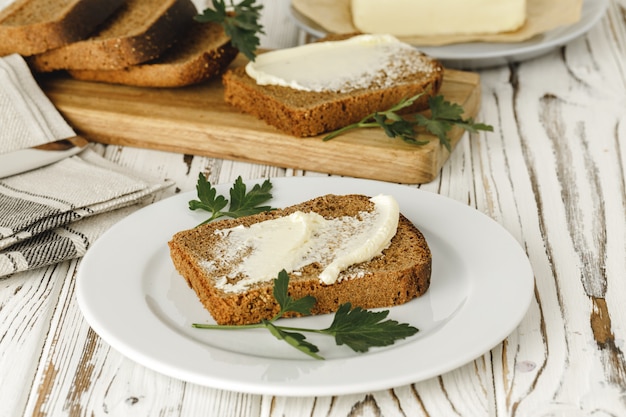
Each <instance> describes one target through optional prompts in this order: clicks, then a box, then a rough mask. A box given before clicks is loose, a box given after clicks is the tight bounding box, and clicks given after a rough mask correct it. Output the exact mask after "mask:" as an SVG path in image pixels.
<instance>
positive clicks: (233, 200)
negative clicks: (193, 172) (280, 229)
mask: <svg viewBox="0 0 626 417" xmlns="http://www.w3.org/2000/svg"><path fill="white" fill-rule="evenodd" d="M271 189H272V183H271V182H270V180H265V181H264V182H263V184H261V185H259V184H255V185H254V186H253V187H252V190H250V191H249V192H246V184H245V183H244V182H243V180H242V179H241V176H239V177H238V178H237V179H236V180H235V183H234V184H233V186H232V187H231V188H230V206H229V209H228V210H227V211H222V209H224V208H225V207H226V205H227V204H228V200H227V199H226V197H224V196H223V195H217V190H216V189H215V188H214V187H212V186H211V184H210V183H209V181H208V180H207V179H206V177H205V176H204V175H202V173H200V174H198V182H197V184H196V191H197V194H198V200H190V201H189V209H190V210H205V211H208V212H209V213H211V217H209V218H208V219H207V220H205V221H204V222H202V223H201V224H204V223H208V222H210V221H213V220H215V219H217V218H219V217H232V218H237V217H242V216H249V215H251V214H257V213H261V212H264V211H269V210H272V207H271V206H260V204H262V203H264V202H266V201H268V200H269V199H271V198H272V194H271V193H270V190H271Z"/></svg>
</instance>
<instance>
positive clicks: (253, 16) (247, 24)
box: [194, 0, 264, 61]
mask: <svg viewBox="0 0 626 417" xmlns="http://www.w3.org/2000/svg"><path fill="white" fill-rule="evenodd" d="M254 2H255V0H242V1H241V2H239V3H237V4H234V3H233V0H230V7H228V6H226V4H225V2H224V0H213V8H207V9H205V10H204V11H203V12H202V14H199V15H197V16H195V17H194V18H195V20H197V21H198V22H217V23H219V24H221V25H222V26H223V27H224V31H225V32H226V35H228V36H229V37H230V40H231V42H232V44H233V46H234V47H235V48H237V49H238V50H239V51H240V52H241V53H242V54H244V55H245V56H246V57H247V58H248V59H249V60H251V61H254V58H255V56H256V54H255V52H256V49H257V47H258V46H259V45H260V43H261V42H260V40H259V37H258V36H257V34H259V33H264V32H263V26H262V25H261V24H260V23H259V18H260V16H261V9H263V5H255V4H254Z"/></svg>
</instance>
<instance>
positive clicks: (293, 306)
mask: <svg viewBox="0 0 626 417" xmlns="http://www.w3.org/2000/svg"><path fill="white" fill-rule="evenodd" d="M287 288H289V275H288V274H287V271H285V270H284V269H283V270H282V271H280V272H279V273H278V278H276V279H275V280H274V298H275V299H276V301H277V302H278V305H279V306H280V312H279V313H278V314H279V316H282V315H283V314H284V313H285V312H287V311H292V312H296V313H300V314H304V315H305V316H308V315H309V314H311V309H312V308H313V306H314V305H315V303H316V301H315V297H312V296H310V295H307V296H306V297H302V298H299V299H297V300H294V299H293V298H291V297H290V296H289V295H288V293H287Z"/></svg>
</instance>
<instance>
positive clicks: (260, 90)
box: [222, 35, 443, 137]
mask: <svg viewBox="0 0 626 417" xmlns="http://www.w3.org/2000/svg"><path fill="white" fill-rule="evenodd" d="M222 80H223V83H224V90H225V91H224V98H225V101H226V102H227V103H229V104H231V105H232V106H234V107H236V108H238V109H239V110H242V111H243V112H246V113H249V114H251V115H254V116H256V117H257V118H259V119H261V120H264V121H265V122H266V123H268V124H270V125H272V126H274V127H276V128H277V129H279V130H281V131H283V132H285V133H288V134H290V135H293V136H299V137H304V136H315V135H318V134H321V133H324V132H329V131H333V130H336V129H339V128H341V127H344V126H347V125H349V124H351V123H356V122H358V121H360V120H361V119H363V118H364V117H366V116H367V115H369V114H371V113H374V112H377V111H384V110H387V109H389V108H390V107H392V106H394V105H395V104H397V103H398V102H399V101H401V100H402V99H405V98H409V97H412V96H415V95H418V94H420V93H423V95H422V96H421V97H420V98H419V99H418V100H416V101H415V102H414V104H413V105H412V106H411V107H408V108H406V109H404V112H407V113H408V112H416V111H420V110H424V109H426V108H427V107H428V98H429V97H430V96H434V95H437V93H438V92H439V89H440V87H441V83H442V81H443V67H442V65H441V64H440V63H439V62H438V61H437V60H435V59H433V58H431V57H429V56H427V55H425V54H423V53H421V52H419V51H418V50H417V49H415V48H414V47H412V46H411V45H408V44H405V43H403V42H400V41H399V40H398V39H396V38H394V37H392V36H386V35H356V36H349V37H348V39H336V40H327V41H323V42H315V43H312V44H308V45H303V46H298V47H295V48H288V49H281V50H276V51H272V52H267V53H264V54H260V55H258V56H257V57H256V60H255V61H254V62H251V63H249V64H248V65H246V66H245V67H239V68H233V69H232V70H228V71H227V72H226V73H225V74H224V77H223V79H222Z"/></svg>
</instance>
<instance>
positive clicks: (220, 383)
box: [76, 177, 534, 396]
mask: <svg viewBox="0 0 626 417" xmlns="http://www.w3.org/2000/svg"><path fill="white" fill-rule="evenodd" d="M265 179H266V178H260V179H256V180H249V181H244V182H245V183H246V184H253V183H258V182H261V181H263V180H265ZM270 180H271V181H272V183H273V184H274V190H276V189H277V188H278V187H280V186H281V185H282V184H283V183H289V182H293V183H295V184H298V183H302V182H307V183H309V184H307V187H312V184H317V186H318V187H319V186H320V185H329V184H333V186H335V187H339V188H343V187H352V188H361V187H363V188H370V186H375V187H373V188H383V189H393V191H394V192H399V191H406V192H408V193H410V194H413V193H417V194H415V195H422V196H426V197H425V198H431V199H435V200H439V201H440V202H443V204H444V205H446V204H447V205H449V207H454V209H455V210H467V212H468V213H473V215H477V216H479V217H480V218H482V219H483V220H484V221H485V222H487V223H488V224H491V226H492V227H494V228H495V230H498V231H499V232H500V233H502V235H503V236H505V237H506V238H507V239H509V242H508V243H515V244H517V250H518V251H519V253H518V255H523V259H522V261H523V262H522V263H523V264H524V265H523V266H524V267H525V268H526V269H527V270H526V271H525V275H527V276H526V278H525V280H526V281H525V282H524V285H523V286H524V288H525V290H526V291H525V293H526V294H522V295H524V297H522V298H521V299H520V300H519V302H518V304H517V305H516V316H515V317H514V318H512V319H511V320H510V321H509V323H508V325H507V326H506V328H501V329H499V333H498V334H497V335H494V336H493V340H490V343H489V346H486V344H482V345H480V346H474V349H473V351H472V352H471V354H470V356H472V357H471V358H470V359H468V354H467V353H466V354H465V356H463V357H459V358H457V359H456V360H451V361H448V363H447V364H446V365H445V366H439V367H437V368H436V372H432V371H431V372H424V371H423V370H422V371H421V372H412V373H407V374H405V375H400V376H395V377H392V378H389V377H387V378H386V379H385V378H383V379H382V381H381V379H378V380H377V381H369V382H363V383H360V384H354V383H349V384H346V383H340V384H337V383H330V384H329V385H323V384H319V383H318V382H315V383H311V384H307V383H304V384H294V383H293V382H291V383H284V382H283V383H282V384H278V383H276V384H271V383H267V382H264V383H263V384H260V383H259V382H258V381H246V380H242V378H238V380H236V381H235V380H228V381H225V380H224V379H223V378H215V377H214V376H213V375H200V376H199V375H197V374H195V373H194V371H193V370H190V369H180V366H177V365H172V364H171V363H163V362H161V361H159V359H158V358H155V357H153V356H150V355H148V354H145V352H140V351H138V350H137V347H136V346H129V344H128V342H125V341H124V340H122V339H120V336H119V335H118V334H114V333H115V332H118V333H119V332H120V329H114V330H113V331H112V330H111V329H110V328H107V324H106V323H103V322H102V317H98V314H101V315H102V314H105V315H106V312H103V311H98V312H94V311H92V309H91V307H90V305H89V304H88V303H89V302H90V301H89V299H90V296H91V294H89V288H88V287H86V283H88V282H89V281H88V280H89V278H88V274H89V273H90V270H89V268H90V264H91V262H92V259H95V257H96V256H98V255H99V253H98V251H99V249H98V248H99V247H100V246H102V245H104V247H105V248H106V245H107V244H108V242H109V240H111V239H115V238H117V236H116V234H119V233H120V231H121V230H123V229H124V228H125V227H127V224H130V223H132V222H133V221H134V219H135V218H140V217H142V216H146V215H147V214H150V212H151V211H156V212H158V210H159V209H160V208H162V207H167V205H168V204H174V203H176V202H178V201H179V200H180V202H183V201H184V200H187V199H189V196H190V195H193V194H194V192H192V191H189V192H185V193H181V194H178V195H174V196H172V197H169V198H166V199H164V200H161V201H159V202H156V203H153V204H151V205H149V206H147V207H144V208H142V209H140V210H138V211H137V212H135V213H133V214H131V215H130V216H128V217H127V218H125V219H123V220H122V221H120V222H119V223H117V224H116V225H114V226H113V227H112V228H111V229H109V231H107V232H105V234H104V235H103V236H101V237H100V238H99V239H98V240H97V241H96V242H95V243H94V245H93V247H92V248H91V249H90V250H89V251H88V252H87V254H86V255H85V257H84V259H83V260H82V261H81V264H80V265H79V269H78V272H77V278H76V296H77V300H78V305H79V308H80V310H81V312H82V313H83V315H84V317H85V319H86V320H87V322H88V323H89V325H90V326H91V327H92V328H93V330H94V331H95V332H96V333H97V334H98V335H100V337H101V338H102V339H103V340H104V341H105V342H107V343H108V344H109V345H111V346H112V347H113V348H114V349H116V350H118V351H119V352H120V353H122V354H123V355H125V356H126V357H128V358H130V359H132V360H134V361H135V362H137V363H139V364H141V365H144V366H146V367H148V368H150V369H152V370H155V371H157V372H159V373H162V374H165V375H167V376H170V377H174V378H177V379H180V380H183V381H187V382H192V383H197V384H200V385H204V386H209V387H213V388H218V389H220V388H221V389H227V390H231V391H238V392H246V393H251V394H261V395H282V396H311V395H340V394H352V393H359V392H366V391H373V390H379V389H387V388H390V387H394V386H400V385H404V384H407V383H413V382H417V381H421V380H423V379H426V378H430V377H434V376H437V375H440V374H442V373H444V372H448V371H450V370H452V369H455V368H457V367H459V366H461V365H463V364H466V363H469V362H471V360H474V359H476V358H477V357H479V356H480V355H481V354H483V353H485V352H487V351H489V350H491V349H492V348H493V347H494V346H496V345H497V344H499V343H501V342H502V340H504V339H505V338H506V337H507V336H508V335H509V334H510V333H511V331H513V330H514V329H515V328H516V327H517V326H518V325H519V323H520V322H521V321H522V320H523V318H524V316H525V315H526V312H527V310H528V307H529V305H530V302H531V300H532V293H533V289H534V275H533V273H532V268H531V266H530V261H529V260H528V257H527V255H526V254H525V252H523V250H522V248H521V246H520V245H519V243H518V242H517V241H516V240H515V239H514V238H513V236H512V235H511V234H510V233H509V232H508V231H506V230H505V229H504V228H503V227H502V226H501V225H499V224H498V223H497V222H495V220H493V219H491V218H490V217H488V216H486V215H485V214H483V213H481V212H480V211H478V210H476V209H474V208H472V207H470V206H467V205H464V204H461V203H460V202H458V201H456V200H453V199H451V198H449V197H446V196H442V195H440V194H436V193H431V192H428V191H424V190H421V189H419V188H412V187H410V186H406V185H402V184H393V183H386V182H381V181H375V180H366V179H357V178H333V177H273V178H270ZM355 184H357V185H358V186H356V187H355ZM303 185H304V184H301V186H303ZM228 187H230V184H220V185H217V186H216V188H218V191H219V192H225V191H227V190H228ZM346 193H347V192H346ZM318 195H319V192H318ZM418 198H419V197H418ZM183 207H184V206H183ZM190 227H193V225H191V226H190ZM112 236H113V237H112ZM138 281H142V280H141V279H139V280H138ZM518 295H519V294H518ZM121 333H124V331H121ZM435 333H436V332H435ZM163 336H168V337H169V336H172V337H175V333H172V334H165V333H164V335H163ZM122 338H123V336H122ZM496 339H497V340H496ZM183 344H184V343H183ZM410 345H411V344H410V343H408V344H405V345H402V346H400V347H398V348H397V349H395V351H396V353H398V352H404V351H405V350H407V349H409V350H411V349H410V348H408V347H407V346H410ZM398 349H399V350H400V351H398ZM208 350H209V351H210V350H211V349H210V348H209V349H208ZM151 354H152V355H154V352H151ZM236 355H241V354H236ZM368 355H369V354H366V355H360V356H355V357H351V358H348V359H345V360H344V359H332V360H329V361H327V363H333V364H334V365H337V366H338V367H339V368H341V367H346V366H347V367H348V368H349V367H350V366H356V365H357V364H362V363H364V362H367V361H368ZM241 356H244V357H246V356H247V355H241ZM265 360H266V361H269V362H272V360H267V359H265ZM307 360H308V359H307ZM281 361H282V363H290V364H292V365H294V366H295V365H302V363H303V361H304V360H295V361H294V360H287V359H285V360H281ZM347 362H350V364H349V366H348V365H346V363H347ZM374 379H375V378H374Z"/></svg>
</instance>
